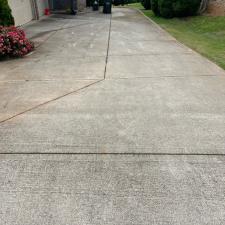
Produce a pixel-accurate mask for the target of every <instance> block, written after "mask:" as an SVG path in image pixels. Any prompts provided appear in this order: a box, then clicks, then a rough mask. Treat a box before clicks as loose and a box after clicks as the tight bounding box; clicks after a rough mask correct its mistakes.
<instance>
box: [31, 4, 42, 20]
mask: <svg viewBox="0 0 225 225" xmlns="http://www.w3.org/2000/svg"><path fill="white" fill-rule="evenodd" d="M31 2H32V6H33V12H34V19H35V20H39V18H40V16H39V12H38V5H37V0H31Z"/></svg>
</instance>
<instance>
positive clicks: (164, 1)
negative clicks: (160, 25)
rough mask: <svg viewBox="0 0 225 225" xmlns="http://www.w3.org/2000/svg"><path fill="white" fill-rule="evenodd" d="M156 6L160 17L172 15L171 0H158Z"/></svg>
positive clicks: (170, 16)
mask: <svg viewBox="0 0 225 225" xmlns="http://www.w3.org/2000/svg"><path fill="white" fill-rule="evenodd" d="M158 7H159V13H160V15H161V16H162V17H165V18H172V17H173V16H174V11H173V0H158Z"/></svg>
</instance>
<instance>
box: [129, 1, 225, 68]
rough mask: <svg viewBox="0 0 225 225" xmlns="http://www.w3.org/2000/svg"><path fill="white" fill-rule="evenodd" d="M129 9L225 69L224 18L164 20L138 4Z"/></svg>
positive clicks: (201, 17) (197, 17) (205, 17)
mask: <svg viewBox="0 0 225 225" xmlns="http://www.w3.org/2000/svg"><path fill="white" fill-rule="evenodd" d="M129 7H132V8H136V9H140V10H142V12H143V13H144V14H145V15H146V16H148V17H149V18H151V19H152V20H154V21H155V22H156V23H157V24H159V25H160V26H161V27H162V28H163V29H165V30H166V31H168V32H169V33H170V34H171V35H172V36H174V37H175V38H176V39H177V40H179V41H180V42H182V43H184V44H185V45H187V46H189V47H190V48H192V49H194V50H196V51H197V52H199V53H200V54H202V55H204V56H206V57H207V58H209V59H210V60H212V61H213V62H215V63H216V64H217V65H219V66H221V67H222V68H223V69H225V16H217V17H212V16H194V17H188V18H173V19H164V18H161V17H156V16H155V15H154V14H153V12H152V11H151V10H144V9H143V7H142V5H141V4H140V3H135V4H131V5H129Z"/></svg>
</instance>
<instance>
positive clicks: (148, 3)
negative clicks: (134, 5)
mask: <svg viewBox="0 0 225 225" xmlns="http://www.w3.org/2000/svg"><path fill="white" fill-rule="evenodd" d="M141 4H142V5H143V7H144V8H145V9H151V0H142V1H141Z"/></svg>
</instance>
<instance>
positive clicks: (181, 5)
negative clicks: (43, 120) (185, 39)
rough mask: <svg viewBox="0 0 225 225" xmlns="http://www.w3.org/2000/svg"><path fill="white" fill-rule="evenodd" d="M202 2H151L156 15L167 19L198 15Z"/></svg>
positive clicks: (156, 0) (182, 0)
mask: <svg viewBox="0 0 225 225" xmlns="http://www.w3.org/2000/svg"><path fill="white" fill-rule="evenodd" d="M200 4H201V0H151V7H152V10H153V12H154V13H155V15H157V16H162V17H165V18H172V17H175V16H176V17H184V16H193V15H196V14H197V12H198V10H199V7H200Z"/></svg>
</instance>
